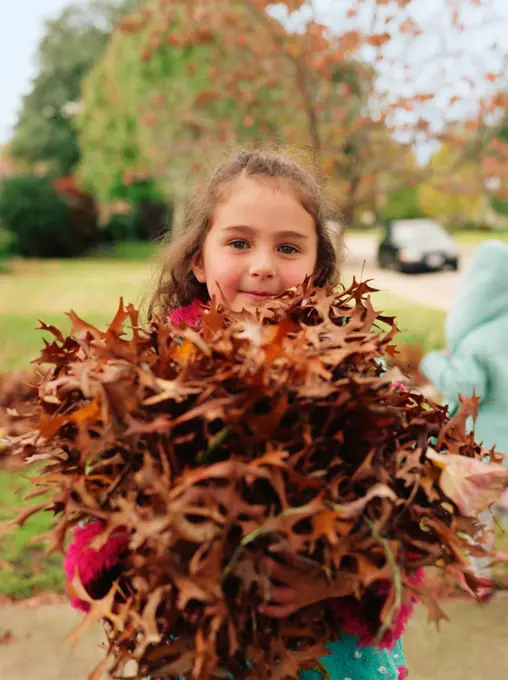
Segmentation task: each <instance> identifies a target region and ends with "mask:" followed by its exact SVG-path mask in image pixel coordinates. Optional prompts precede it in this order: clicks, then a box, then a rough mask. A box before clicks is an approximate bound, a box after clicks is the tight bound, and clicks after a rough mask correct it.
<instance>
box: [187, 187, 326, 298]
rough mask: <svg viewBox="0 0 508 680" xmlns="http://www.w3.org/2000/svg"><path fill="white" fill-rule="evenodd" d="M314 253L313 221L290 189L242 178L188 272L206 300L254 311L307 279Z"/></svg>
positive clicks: (219, 208) (312, 268)
mask: <svg viewBox="0 0 508 680" xmlns="http://www.w3.org/2000/svg"><path fill="white" fill-rule="evenodd" d="M317 249H318V237H317V233H316V226H315V224H314V220H313V218H312V217H311V216H310V215H309V213H308V212H307V211H306V210H305V209H304V208H303V207H302V205H301V204H300V203H299V202H298V200H297V199H296V197H295V196H293V194H292V193H291V191H290V190H289V189H284V187H283V186H281V185H279V184H278V183H277V184H276V183H275V182H273V180H269V179H261V180H256V179H252V178H241V179H239V180H237V181H236V182H235V183H234V186H233V187H232V190H231V194H230V195H229V197H228V198H227V200H225V201H223V202H222V203H220V204H219V205H218V206H217V208H216V210H215V214H214V217H213V222H212V226H211V228H210V230H209V232H208V234H207V236H206V239H205V243H204V246H203V251H202V253H200V255H199V256H198V257H197V258H196V259H195V261H194V263H193V267H192V268H193V271H194V274H195V276H196V278H197V280H198V281H199V282H200V283H205V284H206V286H207V288H208V294H209V295H210V298H211V297H212V296H214V295H215V297H216V298H217V300H219V301H222V300H223V299H225V301H226V302H227V303H228V304H229V305H230V307H231V308H232V309H233V310H235V311H241V310H242V309H248V310H254V309H255V308H256V307H258V306H259V304H260V303H261V302H263V301H264V300H267V299H269V298H270V297H273V296H274V295H278V294H279V293H282V292H283V291H285V290H287V289H288V288H293V287H294V286H297V285H299V284H300V283H302V281H303V280H304V279H305V277H306V276H310V275H312V274H313V273H314V271H315V269H316V259H317Z"/></svg>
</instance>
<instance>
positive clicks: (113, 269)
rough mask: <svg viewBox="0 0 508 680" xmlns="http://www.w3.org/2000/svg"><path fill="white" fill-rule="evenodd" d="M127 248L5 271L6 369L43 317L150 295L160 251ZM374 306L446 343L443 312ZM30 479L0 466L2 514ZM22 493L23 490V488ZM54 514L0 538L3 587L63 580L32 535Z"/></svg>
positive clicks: (23, 355)
mask: <svg viewBox="0 0 508 680" xmlns="http://www.w3.org/2000/svg"><path fill="white" fill-rule="evenodd" d="M135 252H136V251H135V250H133V249H130V250H129V249H127V251H126V253H127V254H125V253H124V255H125V257H124V258H123V259H109V258H104V257H102V258H99V257H93V258H88V259H81V260H67V261H63V260H47V261H41V260H31V261H30V260H26V261H23V260H18V261H14V262H13V263H12V268H11V270H10V272H8V273H5V274H2V275H0V371H6V370H10V369H14V368H19V369H23V368H27V367H28V366H29V362H30V361H31V360H32V359H34V358H35V357H36V356H37V355H38V352H39V350H40V348H41V346H42V336H43V335H44V334H43V333H41V332H40V331H36V330H34V329H35V327H36V326H37V325H38V324H37V320H38V319H42V320H43V321H45V322H46V323H52V324H56V325H57V326H59V327H60V328H62V330H68V329H69V325H70V322H69V320H68V318H67V317H66V316H65V312H67V311H69V310H70V309H74V310H75V311H76V313H78V314H79V315H81V316H83V317H84V318H85V319H86V320H87V321H90V322H92V323H94V324H96V325H99V326H100V327H102V328H104V327H106V325H107V324H108V322H109V321H110V320H111V319H112V317H113V314H114V312H115V311H116V308H117V306H118V301H119V298H120V296H123V297H124V301H125V302H133V303H134V304H135V305H139V304H140V303H142V302H143V300H146V297H147V296H148V295H149V292H150V288H151V285H152V283H153V277H154V274H155V272H156V267H155V260H154V253H153V250H150V249H144V250H142V251H138V254H140V255H142V256H141V257H137V258H136V257H134V255H135ZM374 306H375V308H376V309H379V310H383V311H384V312H385V313H387V314H394V315H396V316H397V317H398V319H399V326H400V327H401V330H402V334H401V340H403V341H405V342H419V343H420V344H422V345H423V347H424V348H425V349H431V348H433V347H435V346H439V345H440V344H442V327H443V318H444V315H443V314H442V313H441V312H438V311H434V310H429V309H426V308H423V307H417V306H413V305H411V304H409V303H408V302H407V301H405V300H403V299H402V298H399V297H397V296H394V295H391V294H385V293H376V294H375V296H374ZM28 484H29V483H28V482H27V481H26V480H24V479H22V477H21V475H20V474H19V473H14V472H9V471H6V470H0V521H1V520H5V519H9V518H10V517H12V508H13V507H16V506H20V505H21V496H20V495H17V494H16V493H15V490H16V488H18V487H22V489H26V488H27V486H28ZM21 495H22V494H21ZM50 521H51V520H50V517H49V516H48V515H43V514H38V515H36V516H35V517H33V518H31V519H30V520H29V521H28V522H27V523H26V525H25V526H24V527H23V528H22V529H18V530H17V531H16V532H14V533H11V534H8V535H7V536H4V537H3V539H1V538H0V543H1V545H0V560H3V561H4V562H8V563H10V564H11V568H9V569H8V568H5V567H6V565H5V564H3V563H1V562H0V593H3V594H7V595H10V596H17V597H23V596H27V595H30V594H32V593H34V592H37V591H41V590H54V589H60V588H61V587H62V583H63V579H62V570H61V556H60V555H53V556H50V557H46V556H45V555H44V552H43V547H41V546H40V545H32V544H31V541H32V539H33V538H34V536H37V535H39V534H41V533H43V532H44V531H46V530H47V529H48V528H49V525H50Z"/></svg>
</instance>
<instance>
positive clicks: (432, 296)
mask: <svg viewBox="0 0 508 680" xmlns="http://www.w3.org/2000/svg"><path fill="white" fill-rule="evenodd" d="M376 249H377V239H376V238H375V237H372V236H365V237H364V236H346V243H345V259H344V275H345V276H344V278H349V277H350V276H352V275H355V276H356V277H357V278H358V277H360V278H362V279H373V285H374V286H375V288H379V289H380V290H384V291H387V292H389V293H394V294H396V295H400V296H401V297H405V298H407V299H408V300H411V301H412V302H416V303H418V304H420V305H423V306H425V307H433V308H434V309H441V310H443V311H448V310H449V308H450V306H451V304H452V302H453V300H454V298H455V295H456V294H457V292H458V290H459V286H460V282H461V280H462V276H463V272H464V269H465V268H466V267H467V264H468V262H469V260H470V259H471V256H472V254H473V253H474V250H475V249H474V246H459V258H460V270H459V271H458V272H450V271H447V272H433V273H431V274H400V273H398V272H393V271H387V270H384V269H380V268H379V267H378V266H377V263H376Z"/></svg>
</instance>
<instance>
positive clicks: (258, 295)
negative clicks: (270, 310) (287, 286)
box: [241, 290, 275, 301]
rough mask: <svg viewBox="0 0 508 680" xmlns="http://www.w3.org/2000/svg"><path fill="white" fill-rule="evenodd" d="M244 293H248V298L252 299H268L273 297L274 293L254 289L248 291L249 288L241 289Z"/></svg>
mask: <svg viewBox="0 0 508 680" xmlns="http://www.w3.org/2000/svg"><path fill="white" fill-rule="evenodd" d="M241 292H242V293H243V294H244V295H248V296H249V297H250V298H252V299H253V300H261V301H263V300H269V299H270V298H273V297H274V296H275V293H268V292H264V291H261V292H256V291H250V290H242V291H241Z"/></svg>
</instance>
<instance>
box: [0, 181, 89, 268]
mask: <svg viewBox="0 0 508 680" xmlns="http://www.w3.org/2000/svg"><path fill="white" fill-rule="evenodd" d="M0 220H1V222H2V224H3V226H4V227H5V229H7V230H8V232H10V234H11V235H12V239H13V243H12V249H13V250H14V252H16V253H19V254H20V255H24V256H27V257H72V256H76V255H80V254H82V253H83V252H85V251H86V250H87V249H88V248H89V247H90V246H91V245H93V244H94V243H95V242H96V241H97V239H98V235H99V229H98V225H97V217H96V213H95V206H94V203H93V201H92V199H91V198H90V197H88V196H86V195H85V194H82V193H81V192H79V190H78V189H77V188H76V187H75V186H73V184H72V182H71V180H70V178H61V180H58V181H57V182H55V183H54V182H52V180H51V179H50V178H47V177H39V176H36V175H26V176H18V177H9V178H7V179H6V180H4V182H3V185H2V187H1V191H0Z"/></svg>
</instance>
